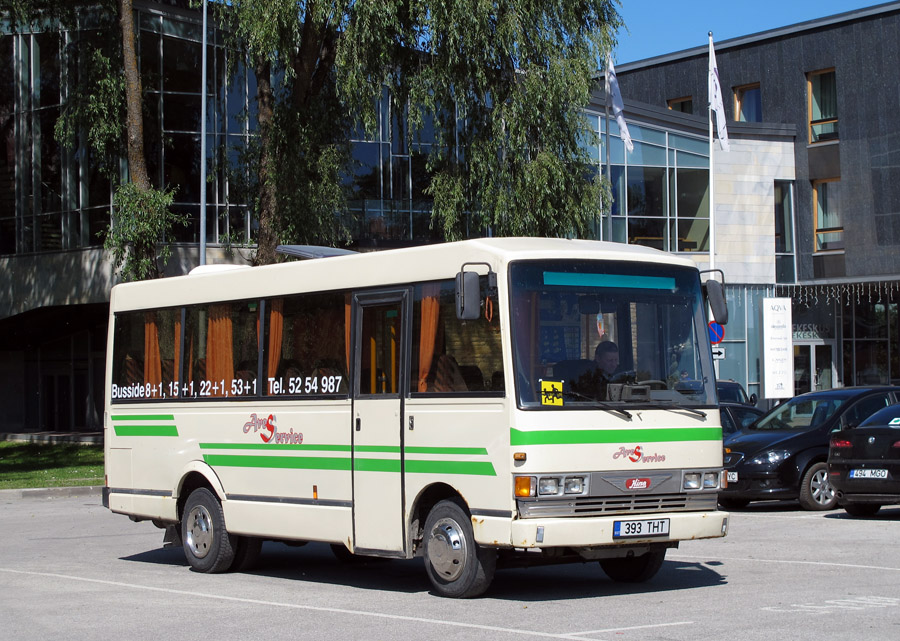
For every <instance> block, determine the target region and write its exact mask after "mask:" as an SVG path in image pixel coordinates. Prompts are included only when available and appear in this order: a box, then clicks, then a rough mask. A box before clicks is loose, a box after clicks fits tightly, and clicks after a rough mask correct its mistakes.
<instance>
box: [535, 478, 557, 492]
mask: <svg viewBox="0 0 900 641" xmlns="http://www.w3.org/2000/svg"><path fill="white" fill-rule="evenodd" d="M538 494H559V479H558V478H556V477H553V476H544V477H541V479H539V480H538Z"/></svg>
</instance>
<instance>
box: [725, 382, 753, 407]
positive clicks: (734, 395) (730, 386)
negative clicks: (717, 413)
mask: <svg viewBox="0 0 900 641" xmlns="http://www.w3.org/2000/svg"><path fill="white" fill-rule="evenodd" d="M718 392H719V402H720V403H747V402H749V399H748V398H747V394H746V393H745V392H744V388H743V387H741V386H740V385H739V384H737V383H719V384H718Z"/></svg>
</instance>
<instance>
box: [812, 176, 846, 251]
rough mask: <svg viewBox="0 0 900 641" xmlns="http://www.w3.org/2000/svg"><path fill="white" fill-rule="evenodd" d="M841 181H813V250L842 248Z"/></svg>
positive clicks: (834, 179) (833, 179)
mask: <svg viewBox="0 0 900 641" xmlns="http://www.w3.org/2000/svg"><path fill="white" fill-rule="evenodd" d="M840 189H841V183H840V181H839V180H838V179H836V178H832V179H828V180H815V181H813V211H814V212H815V216H816V221H815V222H816V247H815V251H817V252H820V251H829V250H833V249H840V250H843V249H844V227H843V223H842V222H841V191H840Z"/></svg>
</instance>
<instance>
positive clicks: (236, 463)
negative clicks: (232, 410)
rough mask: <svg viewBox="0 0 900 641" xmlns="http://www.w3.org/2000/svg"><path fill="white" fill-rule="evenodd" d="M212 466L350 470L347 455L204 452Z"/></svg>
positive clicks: (204, 457) (205, 459)
mask: <svg viewBox="0 0 900 641" xmlns="http://www.w3.org/2000/svg"><path fill="white" fill-rule="evenodd" d="M203 460H204V461H206V462H207V463H209V464H210V465H212V466H213V467H216V466H219V467H270V468H275V469H290V470H343V471H349V470H350V458H349V457H346V458H345V457H340V458H339V457H334V456H254V455H251V454H247V455H240V454H204V455H203Z"/></svg>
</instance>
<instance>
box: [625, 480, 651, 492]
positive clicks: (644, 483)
mask: <svg viewBox="0 0 900 641" xmlns="http://www.w3.org/2000/svg"><path fill="white" fill-rule="evenodd" d="M650 484H651V481H650V479H628V480H627V481H625V489H627V490H649V489H650Z"/></svg>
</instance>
